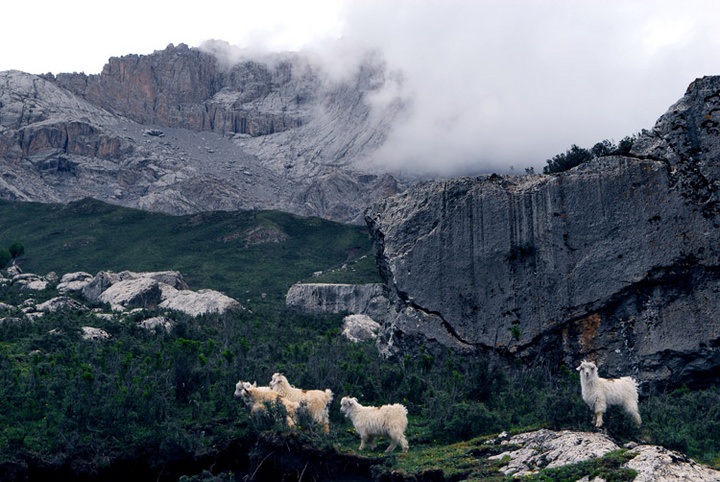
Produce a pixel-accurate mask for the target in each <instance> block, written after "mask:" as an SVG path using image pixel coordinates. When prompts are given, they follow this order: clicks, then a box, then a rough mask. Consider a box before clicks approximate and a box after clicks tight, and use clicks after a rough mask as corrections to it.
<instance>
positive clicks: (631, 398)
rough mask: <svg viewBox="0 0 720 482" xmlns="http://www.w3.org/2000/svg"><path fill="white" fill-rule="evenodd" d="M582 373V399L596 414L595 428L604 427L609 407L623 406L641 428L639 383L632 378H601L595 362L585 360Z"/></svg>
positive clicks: (581, 365) (581, 369)
mask: <svg viewBox="0 0 720 482" xmlns="http://www.w3.org/2000/svg"><path fill="white" fill-rule="evenodd" d="M577 371H579V372H580V387H581V388H582V397H583V400H584V401H585V403H586V404H587V405H588V407H590V410H592V411H593V413H594V414H595V426H596V427H602V424H603V414H604V413H605V411H606V410H607V407H608V405H622V406H623V408H624V409H625V411H626V412H627V413H628V414H629V415H630V416H631V417H632V418H633V419H634V420H635V423H636V424H637V426H638V427H639V426H640V424H641V423H642V420H641V419H640V412H639V411H638V393H637V383H635V380H633V379H632V378H630V377H622V378H600V376H598V373H597V367H596V366H595V364H594V363H593V362H590V361H587V360H583V362H582V363H581V364H580V366H579V367H577Z"/></svg>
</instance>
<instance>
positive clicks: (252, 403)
mask: <svg viewBox="0 0 720 482" xmlns="http://www.w3.org/2000/svg"><path fill="white" fill-rule="evenodd" d="M235 398H242V399H243V401H244V402H245V405H247V406H248V408H250V415H255V414H256V413H257V412H258V411H259V410H265V402H270V403H275V402H276V401H277V400H280V402H282V404H283V405H284V406H285V411H287V413H288V416H287V424H288V426H289V427H294V426H295V421H294V418H295V411H296V410H297V408H298V404H297V403H295V402H293V401H292V400H288V399H286V398H285V397H283V396H281V395H280V394H279V393H277V392H276V391H274V390H272V389H271V388H270V387H258V386H257V383H250V382H243V381H239V382H237V384H236V385H235Z"/></svg>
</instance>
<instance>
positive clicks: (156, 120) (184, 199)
mask: <svg viewBox="0 0 720 482" xmlns="http://www.w3.org/2000/svg"><path fill="white" fill-rule="evenodd" d="M386 75H387V72H386V68H385V65H384V64H383V62H382V61H381V60H379V59H377V58H374V57H372V56H368V58H367V59H366V61H365V62H364V63H363V64H362V65H361V66H360V68H358V70H357V72H355V74H354V75H351V76H349V77H348V79H347V80H346V81H331V80H329V79H328V77H327V76H326V75H325V74H324V73H323V71H322V70H321V69H319V68H317V67H315V66H313V65H311V64H310V63H309V62H308V61H307V59H305V58H303V57H301V56H299V55H294V54H287V55H284V56H275V57H272V58H270V57H268V58H266V59H264V60H263V61H256V60H252V61H251V60H246V61H242V62H238V63H237V64H235V65H225V64H223V63H222V62H220V61H219V60H218V59H217V58H216V57H215V56H214V55H212V54H210V53H206V52H203V51H201V50H199V49H191V48H188V47H187V46H186V45H183V44H181V45H178V46H177V47H176V46H173V45H170V46H168V47H167V48H166V49H165V50H162V51H156V52H154V53H153V54H151V55H143V56H141V55H128V56H124V57H119V58H112V59H110V61H109V62H108V64H107V65H106V66H105V68H104V69H103V71H102V73H100V74H98V75H85V74H81V73H73V74H58V75H57V76H54V75H52V74H47V75H44V76H34V75H30V74H25V73H22V72H17V71H9V72H0V198H3V199H11V200H23V201H40V202H61V203H66V202H70V201H75V200H78V199H82V198H85V197H92V198H95V199H100V200H102V201H105V202H109V203H113V204H119V205H123V206H128V207H136V208H140V209H146V210H152V211H163V212H169V213H173V214H188V213H194V212H199V211H211V210H237V209H279V210H284V211H287V212H292V213H295V214H300V215H307V216H320V217H324V218H329V219H334V220H338V221H346V222H354V223H361V222H362V212H363V210H364V209H365V207H366V206H368V205H369V204H370V203H371V202H372V201H374V200H376V199H379V198H381V197H383V196H386V195H390V194H395V193H397V192H399V191H400V190H401V189H402V188H403V187H404V186H403V183H402V182H401V183H400V184H399V183H398V181H397V180H396V179H395V178H394V177H393V176H392V175H389V174H385V173H381V172H375V171H373V172H371V171H369V170H368V167H367V166H368V165H369V160H371V158H372V156H373V153H374V152H375V150H376V149H377V148H378V147H379V146H381V145H382V144H383V142H384V141H385V138H386V135H387V132H388V130H389V128H390V125H391V124H392V122H393V120H394V119H395V117H396V115H397V114H398V113H399V112H400V111H401V110H402V103H401V102H400V101H399V100H396V101H393V102H388V103H386V104H385V105H383V106H380V107H378V104H377V103H375V107H374V108H372V109H371V107H370V102H369V101H368V97H370V96H372V95H373V93H374V92H377V91H379V90H380V89H382V88H383V86H384V85H385V82H386Z"/></svg>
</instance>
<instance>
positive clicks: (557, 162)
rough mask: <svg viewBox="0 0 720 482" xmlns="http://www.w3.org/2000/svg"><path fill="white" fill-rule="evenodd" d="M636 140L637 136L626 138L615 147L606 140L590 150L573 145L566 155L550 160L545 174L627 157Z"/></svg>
mask: <svg viewBox="0 0 720 482" xmlns="http://www.w3.org/2000/svg"><path fill="white" fill-rule="evenodd" d="M635 140H636V136H634V135H632V136H626V137H624V138H623V139H622V140H621V141H620V142H619V143H618V144H617V145H615V144H614V143H613V142H612V141H609V140H607V139H605V140H604V141H601V142H598V143H596V144H595V145H594V146H592V148H590V149H585V148H582V147H578V146H576V145H575V144H573V145H572V146H571V147H570V149H568V150H567V151H565V153H563V154H557V155H555V156H554V157H553V158H552V159H548V160H547V166H545V167H544V168H543V173H545V174H552V173H554V172H563V171H567V170H569V169H572V168H573V167H576V166H579V165H580V164H583V163H585V162H588V161H591V160H593V159H595V158H597V157H604V156H614V155H619V156H625V155H627V154H629V153H630V149H632V146H633V144H634V143H635Z"/></svg>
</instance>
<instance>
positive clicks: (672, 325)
mask: <svg viewBox="0 0 720 482" xmlns="http://www.w3.org/2000/svg"><path fill="white" fill-rule="evenodd" d="M719 123H720V77H707V78H703V79H699V80H697V81H695V82H694V83H693V84H691V85H690V87H689V88H688V90H687V92H686V94H685V96H684V97H683V98H682V99H681V100H680V101H679V102H678V103H676V104H675V105H674V106H672V107H671V108H670V110H669V111H668V112H667V113H666V114H665V115H664V116H662V117H661V118H660V120H659V121H658V123H657V125H656V126H655V128H654V129H652V131H648V132H643V134H642V135H641V136H640V138H639V140H638V141H637V142H636V144H635V146H634V148H633V151H632V154H631V156H630V157H609V158H602V159H598V160H595V161H593V162H590V163H588V164H585V165H582V166H579V167H578V168H576V169H573V170H571V171H569V172H564V173H560V174H557V175H552V176H523V177H499V176H494V175H493V176H489V177H482V178H464V179H456V180H451V181H444V182H429V183H424V184H421V185H418V186H416V187H415V188H412V189H410V190H408V191H406V192H404V193H402V194H399V195H397V196H394V197H391V198H387V199H384V200H381V201H379V202H377V203H375V204H374V205H373V206H372V207H371V208H370V209H368V211H367V212H366V220H367V222H368V224H369V226H370V228H371V235H372V238H373V243H374V246H375V249H376V253H377V257H378V262H379V265H380V268H381V271H382V275H383V277H384V279H385V280H386V282H387V285H388V287H389V289H390V293H391V298H392V302H393V305H392V306H393V308H392V311H393V314H392V315H391V317H390V321H388V322H386V324H385V327H384V330H383V334H382V336H381V339H382V340H383V344H382V349H383V350H385V352H386V353H387V354H388V355H391V354H393V353H394V352H396V351H397V350H398V349H402V348H403V345H406V344H407V343H413V344H416V343H418V342H420V343H428V342H429V341H435V342H437V343H438V344H440V345H449V346H453V347H456V348H458V349H464V350H475V349H481V350H491V351H496V352H500V353H510V354H514V355H516V356H520V357H530V356H535V355H539V356H541V357H544V358H545V359H546V360H549V361H551V362H552V363H555V364H558V365H559V364H561V363H566V364H575V363H576V362H578V361H579V360H580V359H582V358H592V359H595V360H596V361H598V362H600V363H601V364H602V365H604V366H603V368H602V370H603V373H605V374H607V375H609V376H614V375H619V374H625V375H634V376H636V377H637V378H639V379H640V380H641V381H642V382H643V383H644V384H645V386H656V385H658V384H660V385H662V384H671V385H673V384H678V383H696V384H703V383H706V382H708V381H710V380H716V377H717V376H718V375H719V374H720V372H719V369H718V368H717V367H718V366H720V354H718V353H719V352H718V350H717V347H718V345H720V321H719V320H720V316H718V315H720V298H719V297H718V296H717V293H718V291H720V270H719V267H720V259H719V255H720V250H718V246H719V245H720V244H719V243H718V242H719V241H720V239H719V237H720V231H719V230H718V222H719V221H720V218H719V217H718V208H717V207H718V199H717V187H718V179H719V177H718V174H719V169H720V166H719V161H720V139H719V135H720V130H719V129H718V125H719Z"/></svg>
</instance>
